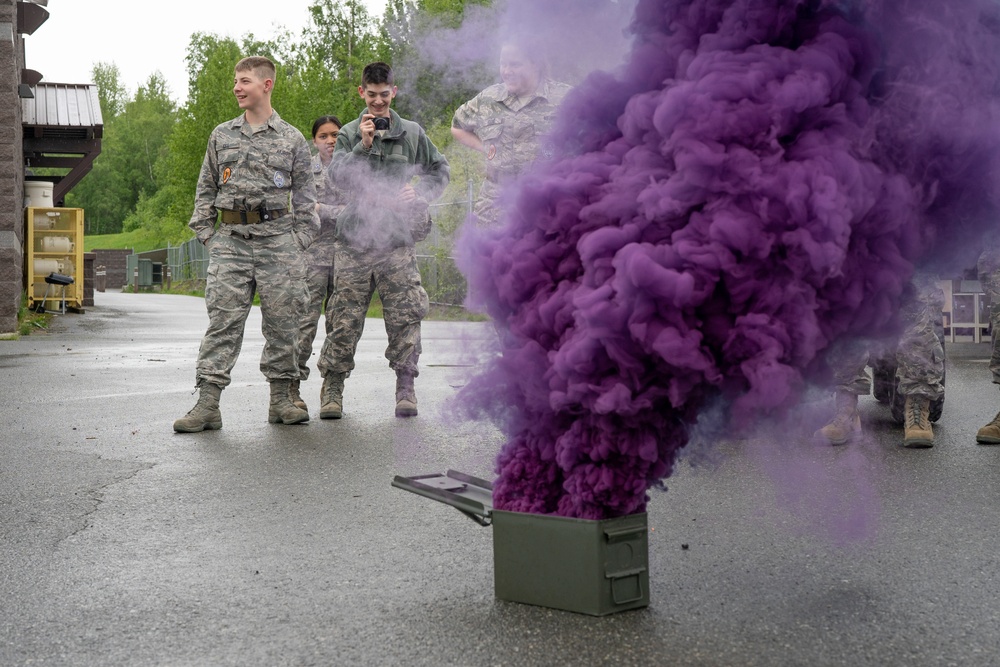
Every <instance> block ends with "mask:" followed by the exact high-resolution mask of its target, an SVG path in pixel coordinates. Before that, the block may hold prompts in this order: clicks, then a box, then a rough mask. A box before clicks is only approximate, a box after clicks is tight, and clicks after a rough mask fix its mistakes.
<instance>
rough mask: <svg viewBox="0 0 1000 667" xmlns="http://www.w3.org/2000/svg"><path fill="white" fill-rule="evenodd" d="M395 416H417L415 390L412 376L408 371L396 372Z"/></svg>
mask: <svg viewBox="0 0 1000 667" xmlns="http://www.w3.org/2000/svg"><path fill="white" fill-rule="evenodd" d="M396 416H397V417H416V416H417V392H416V390H415V389H414V388H413V376H412V375H410V374H409V373H404V372H397V373H396Z"/></svg>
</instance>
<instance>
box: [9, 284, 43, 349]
mask: <svg viewBox="0 0 1000 667" xmlns="http://www.w3.org/2000/svg"><path fill="white" fill-rule="evenodd" d="M51 322H52V315H51V314H50V313H36V312H34V311H32V310H29V309H28V295H27V293H23V292H22V293H21V303H20V305H19V306H18V308H17V335H16V336H11V337H10V339H15V338H16V337H17V336H30V335H31V334H32V333H34V332H35V331H39V330H41V331H45V330H46V329H48V328H49V324H50V323H51Z"/></svg>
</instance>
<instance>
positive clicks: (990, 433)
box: [976, 412, 1000, 445]
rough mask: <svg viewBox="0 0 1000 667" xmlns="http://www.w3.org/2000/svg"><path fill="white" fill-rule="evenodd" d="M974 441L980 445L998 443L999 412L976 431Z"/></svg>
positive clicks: (999, 438)
mask: <svg viewBox="0 0 1000 667" xmlns="http://www.w3.org/2000/svg"><path fill="white" fill-rule="evenodd" d="M976 442H978V443H979V444H981V445H1000V412H998V413H997V416H996V417H994V418H993V421H991V422H990V423H989V424H987V425H986V426H984V427H982V428H981V429H979V430H978V431H976Z"/></svg>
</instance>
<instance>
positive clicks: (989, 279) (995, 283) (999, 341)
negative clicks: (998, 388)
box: [976, 250, 1000, 384]
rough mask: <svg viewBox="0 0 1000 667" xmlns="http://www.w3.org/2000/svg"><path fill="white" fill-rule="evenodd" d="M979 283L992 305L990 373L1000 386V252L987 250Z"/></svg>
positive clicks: (981, 259)
mask: <svg viewBox="0 0 1000 667" xmlns="http://www.w3.org/2000/svg"><path fill="white" fill-rule="evenodd" d="M976 269H977V271H978V273H979V282H980V283H981V284H982V286H983V291H984V292H986V298H987V299H989V304H990V343H991V348H992V351H991V353H990V373H991V374H992V375H993V382H994V383H995V384H1000V250H986V251H984V252H983V253H982V254H981V255H980V256H979V262H978V263H977V265H976Z"/></svg>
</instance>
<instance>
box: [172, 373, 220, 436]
mask: <svg viewBox="0 0 1000 667" xmlns="http://www.w3.org/2000/svg"><path fill="white" fill-rule="evenodd" d="M198 390H199V392H200V393H199V395H198V402H197V403H195V404H194V407H193V408H191V409H190V410H189V411H188V413H187V414H186V415H184V416H183V417H181V418H180V419H178V420H177V421H175V422H174V430H175V431H177V432H178V433H198V432H199V431H217V430H219V429H220V428H222V412H220V411H219V398H220V397H221V396H222V387H220V386H219V385H217V384H210V383H208V382H199V383H198Z"/></svg>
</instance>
